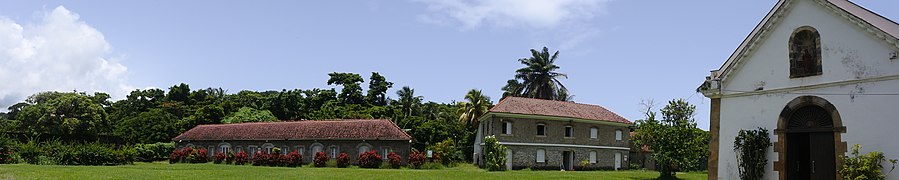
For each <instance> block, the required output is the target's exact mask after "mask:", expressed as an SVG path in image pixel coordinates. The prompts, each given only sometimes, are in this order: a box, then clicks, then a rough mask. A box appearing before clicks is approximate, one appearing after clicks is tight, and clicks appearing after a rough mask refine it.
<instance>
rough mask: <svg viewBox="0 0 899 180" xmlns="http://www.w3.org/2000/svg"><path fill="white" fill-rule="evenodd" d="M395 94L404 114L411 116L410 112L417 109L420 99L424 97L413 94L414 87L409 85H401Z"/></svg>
mask: <svg viewBox="0 0 899 180" xmlns="http://www.w3.org/2000/svg"><path fill="white" fill-rule="evenodd" d="M396 95H397V96H398V97H399V99H397V103H398V104H399V105H400V107H402V109H403V114H404V116H412V114H413V113H412V112H415V110H417V109H418V106H419V105H420V104H421V100H422V99H424V97H421V96H415V89H412V88H410V87H409V86H403V88H402V89H400V90H398V91H396Z"/></svg>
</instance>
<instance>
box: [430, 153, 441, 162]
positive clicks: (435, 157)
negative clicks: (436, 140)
mask: <svg viewBox="0 0 899 180" xmlns="http://www.w3.org/2000/svg"><path fill="white" fill-rule="evenodd" d="M431 162H435V163H443V156H442V155H440V153H432V154H431Z"/></svg>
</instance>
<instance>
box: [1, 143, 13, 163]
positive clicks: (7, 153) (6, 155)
mask: <svg viewBox="0 0 899 180" xmlns="http://www.w3.org/2000/svg"><path fill="white" fill-rule="evenodd" d="M12 162H13V159H12V150H10V149H9V147H8V146H0V164H9V163H12Z"/></svg>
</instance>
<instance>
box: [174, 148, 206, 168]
mask: <svg viewBox="0 0 899 180" xmlns="http://www.w3.org/2000/svg"><path fill="white" fill-rule="evenodd" d="M206 162H209V154H207V153H206V149H194V148H189V147H186V148H181V149H175V150H172V154H171V155H169V163H172V164H173V163H206Z"/></svg>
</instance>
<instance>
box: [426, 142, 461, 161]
mask: <svg viewBox="0 0 899 180" xmlns="http://www.w3.org/2000/svg"><path fill="white" fill-rule="evenodd" d="M431 149H432V150H434V155H433V156H434V157H436V158H432V161H431V162H440V163H442V164H443V165H449V164H451V163H454V162H459V161H461V160H462V159H460V158H459V157H461V156H462V151H461V150H460V149H459V148H458V147H456V143H455V141H453V139H446V140H444V141H442V142H439V143H437V144H434V146H432V147H431Z"/></svg>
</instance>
